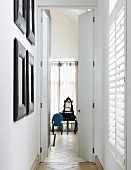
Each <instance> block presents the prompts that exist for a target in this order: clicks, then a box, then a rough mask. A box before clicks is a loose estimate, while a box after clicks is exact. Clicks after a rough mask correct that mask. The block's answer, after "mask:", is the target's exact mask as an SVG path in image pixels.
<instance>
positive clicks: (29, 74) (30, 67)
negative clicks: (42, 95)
mask: <svg viewBox="0 0 131 170" xmlns="http://www.w3.org/2000/svg"><path fill="white" fill-rule="evenodd" d="M26 56H27V57H26V84H27V115H28V114H30V113H32V112H34V57H33V55H31V54H30V53H29V51H26Z"/></svg>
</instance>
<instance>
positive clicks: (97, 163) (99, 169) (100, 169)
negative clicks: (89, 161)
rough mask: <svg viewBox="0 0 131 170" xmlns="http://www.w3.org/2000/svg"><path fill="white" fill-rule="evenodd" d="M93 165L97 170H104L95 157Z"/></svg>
mask: <svg viewBox="0 0 131 170" xmlns="http://www.w3.org/2000/svg"><path fill="white" fill-rule="evenodd" d="M95 163H96V167H97V169H98V170H104V169H103V167H102V165H101V163H100V160H99V158H98V156H96V157H95Z"/></svg>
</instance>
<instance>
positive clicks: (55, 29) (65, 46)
mask: <svg viewBox="0 0 131 170" xmlns="http://www.w3.org/2000/svg"><path fill="white" fill-rule="evenodd" d="M50 11H51V18H52V48H51V50H52V52H51V57H52V58H53V59H74V60H78V25H77V23H76V22H75V21H73V20H72V19H70V17H69V16H67V15H66V14H64V13H63V12H62V11H60V10H58V9H56V10H55V9H53V10H50Z"/></svg>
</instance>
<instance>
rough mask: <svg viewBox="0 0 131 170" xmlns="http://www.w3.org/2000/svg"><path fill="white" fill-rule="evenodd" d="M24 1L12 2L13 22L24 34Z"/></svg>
mask: <svg viewBox="0 0 131 170" xmlns="http://www.w3.org/2000/svg"><path fill="white" fill-rule="evenodd" d="M26 6H27V2H26V0H14V22H15V24H16V25H17V26H18V28H19V29H20V30H21V31H22V32H23V33H25V34H26V18H27V8H26Z"/></svg>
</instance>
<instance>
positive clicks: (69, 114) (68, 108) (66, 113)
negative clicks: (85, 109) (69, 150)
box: [60, 97, 77, 135]
mask: <svg viewBox="0 0 131 170" xmlns="http://www.w3.org/2000/svg"><path fill="white" fill-rule="evenodd" d="M72 103H73V101H72V100H71V99H70V98H69V97H67V99H66V100H64V109H63V111H62V112H60V114H61V115H62V116H63V121H66V122H67V135H68V131H69V122H70V121H75V128H74V133H75V134H76V132H77V120H76V116H75V115H74V110H73V104H72Z"/></svg>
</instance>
